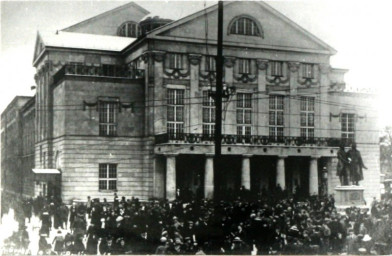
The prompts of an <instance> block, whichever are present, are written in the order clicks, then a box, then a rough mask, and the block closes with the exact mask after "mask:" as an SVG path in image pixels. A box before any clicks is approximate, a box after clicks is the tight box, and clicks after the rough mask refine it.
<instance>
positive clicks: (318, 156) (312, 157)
mask: <svg viewBox="0 0 392 256" xmlns="http://www.w3.org/2000/svg"><path fill="white" fill-rule="evenodd" d="M319 158H321V156H320V155H313V156H310V159H316V160H317V159H319Z"/></svg>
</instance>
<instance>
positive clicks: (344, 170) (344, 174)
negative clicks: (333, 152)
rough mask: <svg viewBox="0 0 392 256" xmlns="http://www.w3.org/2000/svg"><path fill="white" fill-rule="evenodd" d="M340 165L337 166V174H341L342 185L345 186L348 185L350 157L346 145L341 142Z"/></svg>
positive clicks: (339, 151)
mask: <svg viewBox="0 0 392 256" xmlns="http://www.w3.org/2000/svg"><path fill="white" fill-rule="evenodd" d="M337 155H338V165H337V167H336V175H337V176H339V180H340V185H342V186H345V185H348V176H349V175H348V174H349V173H348V171H349V168H348V165H349V161H348V157H347V153H346V151H344V145H343V144H341V145H340V146H339V150H338V153H337Z"/></svg>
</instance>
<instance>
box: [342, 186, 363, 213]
mask: <svg viewBox="0 0 392 256" xmlns="http://www.w3.org/2000/svg"><path fill="white" fill-rule="evenodd" d="M363 191H364V188H363V187H362V186H337V187H336V188H335V205H336V208H347V207H352V206H356V207H360V208H363V207H366V203H365V200H364V197H363Z"/></svg>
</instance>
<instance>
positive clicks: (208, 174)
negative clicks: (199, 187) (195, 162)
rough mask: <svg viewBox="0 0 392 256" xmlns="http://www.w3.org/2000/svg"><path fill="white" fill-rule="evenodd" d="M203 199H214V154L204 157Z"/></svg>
mask: <svg viewBox="0 0 392 256" xmlns="http://www.w3.org/2000/svg"><path fill="white" fill-rule="evenodd" d="M204 197H205V198H207V199H212V198H213V197H214V154H207V155H206V164H205V169H204Z"/></svg>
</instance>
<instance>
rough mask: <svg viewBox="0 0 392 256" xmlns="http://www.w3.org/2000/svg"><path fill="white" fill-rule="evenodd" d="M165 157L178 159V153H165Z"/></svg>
mask: <svg viewBox="0 0 392 256" xmlns="http://www.w3.org/2000/svg"><path fill="white" fill-rule="evenodd" d="M163 155H164V156H165V157H176V156H178V153H164V154H163Z"/></svg>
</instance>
